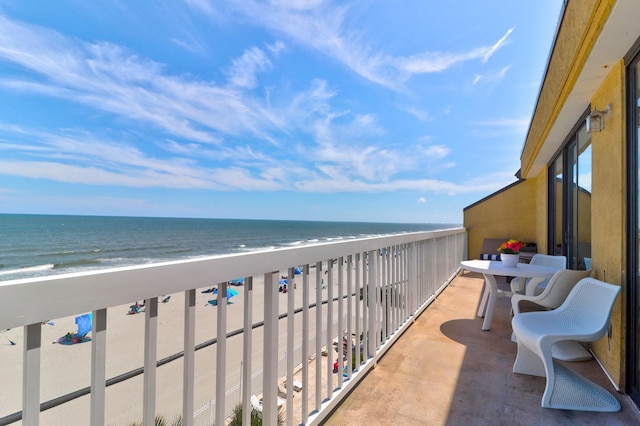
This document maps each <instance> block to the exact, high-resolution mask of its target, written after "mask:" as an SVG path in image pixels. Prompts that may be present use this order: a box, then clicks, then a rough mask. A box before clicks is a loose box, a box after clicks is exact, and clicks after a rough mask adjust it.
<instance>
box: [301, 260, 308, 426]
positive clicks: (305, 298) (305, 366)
mask: <svg viewBox="0 0 640 426" xmlns="http://www.w3.org/2000/svg"><path fill="white" fill-rule="evenodd" d="M302 273H303V275H302V424H307V422H308V420H309V265H308V264H306V265H304V267H303V268H302Z"/></svg>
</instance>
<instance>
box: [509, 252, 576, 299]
mask: <svg viewBox="0 0 640 426" xmlns="http://www.w3.org/2000/svg"><path fill="white" fill-rule="evenodd" d="M529 263H530V264H532V265H543V266H554V267H556V268H562V269H566V267H567V257H566V256H552V255H550V254H542V253H536V254H534V255H533V257H532V258H531V262H529ZM548 282H549V280H548V279H545V278H526V279H525V278H514V279H512V280H511V283H510V286H511V291H512V292H513V293H514V294H516V293H521V294H526V295H528V296H533V295H535V290H536V288H537V287H539V286H541V287H544V286H546V284H547V283H548Z"/></svg>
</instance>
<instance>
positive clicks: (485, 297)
mask: <svg viewBox="0 0 640 426" xmlns="http://www.w3.org/2000/svg"><path fill="white" fill-rule="evenodd" d="M482 287H483V289H482V297H481V298H480V305H479V306H478V316H479V317H480V318H482V317H484V311H485V308H486V307H487V300H489V284H487V280H485V281H484V285H483V286H482Z"/></svg>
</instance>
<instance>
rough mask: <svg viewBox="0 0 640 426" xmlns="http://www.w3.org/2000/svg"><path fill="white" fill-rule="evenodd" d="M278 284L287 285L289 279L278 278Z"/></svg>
mask: <svg viewBox="0 0 640 426" xmlns="http://www.w3.org/2000/svg"><path fill="white" fill-rule="evenodd" d="M278 284H280V285H287V284H289V280H280V281H278Z"/></svg>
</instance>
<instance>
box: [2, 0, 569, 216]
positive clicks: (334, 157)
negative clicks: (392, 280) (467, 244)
mask: <svg viewBox="0 0 640 426" xmlns="http://www.w3.org/2000/svg"><path fill="white" fill-rule="evenodd" d="M561 4H562V0H540V1H535V2H532V1H524V0H523V1H519V0H487V1H482V2H477V1H468V0H452V1H446V2H443V1H432V0H412V1H410V0H407V1H383V0H379V1H370V0H357V1H322V0H271V1H253V0H183V1H180V0H171V1H169V0H166V1H162V0H159V1H154V2H149V1H140V2H138V1H136V2H130V1H101V0H95V1H86V0H75V1H60V2H55V5H52V4H50V3H49V2H45V3H43V2H41V1H25V0H0V212H4V213H44V214H90V215H127V216H172V217H205V218H249V219H296V220H337V221H367V222H416V223H424V222H446V223H462V209H463V208H464V207H465V206H467V205H469V204H471V203H473V202H475V201H477V200H479V199H481V198H482V197H484V196H486V195H488V194H490V193H492V192H493V191H495V190H497V189H499V188H502V187H504V186H506V185H508V184H509V183H511V182H513V181H514V180H515V178H514V174H515V173H516V171H517V170H518V168H519V165H520V163H519V158H520V153H521V151H522V147H523V143H524V139H525V136H526V131H527V127H528V123H529V119H530V117H531V114H532V111H533V107H534V104H535V101H536V98H537V95H538V90H539V87H540V82H541V78H542V75H543V72H544V68H545V65H546V61H547V58H548V55H549V50H550V47H551V43H552V40H553V36H554V33H555V30H556V25H557V22H558V19H559V14H560V8H561ZM45 5H46V6H45Z"/></svg>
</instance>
